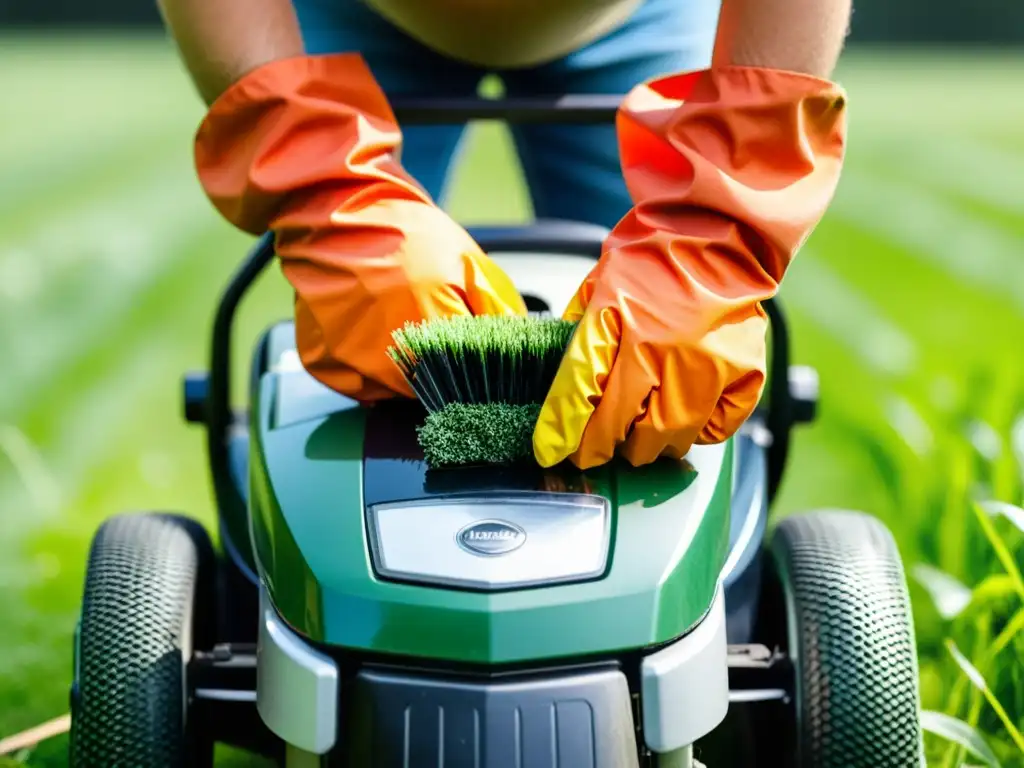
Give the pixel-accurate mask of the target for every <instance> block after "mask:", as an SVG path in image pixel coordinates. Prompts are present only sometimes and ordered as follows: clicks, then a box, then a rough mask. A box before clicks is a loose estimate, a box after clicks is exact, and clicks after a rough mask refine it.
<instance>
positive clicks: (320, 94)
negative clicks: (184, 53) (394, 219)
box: [194, 53, 429, 234]
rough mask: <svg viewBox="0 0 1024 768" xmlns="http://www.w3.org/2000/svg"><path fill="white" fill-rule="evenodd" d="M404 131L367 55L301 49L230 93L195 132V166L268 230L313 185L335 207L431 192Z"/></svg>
mask: <svg viewBox="0 0 1024 768" xmlns="http://www.w3.org/2000/svg"><path fill="white" fill-rule="evenodd" d="M401 141H402V134H401V131H400V129H399V127H398V124H397V122H396V120H395V116H394V114H393V112H392V110H391V107H390V105H389V104H388V100H387V98H386V97H385V95H384V92H383V90H382V89H381V88H380V86H379V85H378V83H377V81H376V79H375V78H374V76H373V74H372V73H371V72H370V69H369V67H368V66H367V64H366V62H365V60H364V59H363V57H362V56H360V55H359V54H356V53H341V54H331V55H326V56H299V57H293V58H287V59H280V60H277V61H273V62H270V63H268V64H265V65H263V66H261V67H259V68H257V69H255V70H253V71H251V72H249V73H248V74H247V75H245V76H244V77H243V78H241V79H240V80H238V81H237V82H235V83H234V84H233V85H232V86H231V87H230V88H228V89H227V90H226V91H225V92H224V93H223V94H221V96H220V97H219V98H218V99H217V100H216V101H215V102H214V103H213V104H212V105H211V107H210V108H209V110H208V111H207V113H206V115H205V116H204V118H203V121H202V123H201V124H200V126H199V129H198V131H197V133H196V137H195V143H194V153H195V166H196V170H197V172H198V176H199V181H200V183H201V185H202V188H203V190H204V192H205V193H206V195H207V197H208V198H209V199H210V201H211V202H212V203H213V205H214V206H215V207H216V208H217V210H218V211H219V212H220V213H221V214H222V215H223V216H224V217H225V218H226V219H227V220H228V221H230V222H231V223H232V224H234V225H235V226H237V227H239V228H240V229H242V230H245V231H246V232H249V233H251V234H261V233H262V232H264V231H266V230H268V229H272V228H273V225H274V221H275V219H276V218H277V217H278V216H279V215H281V214H282V212H283V211H284V210H285V209H287V208H288V207H292V208H294V207H295V205H292V202H293V199H294V198H295V197H297V196H298V197H301V198H302V203H301V207H305V208H308V206H309V203H310V196H311V195H313V196H315V197H321V198H323V197H324V196H325V195H326V197H329V198H330V200H331V204H330V206H329V207H331V208H333V207H334V205H336V204H337V203H339V202H341V201H342V200H347V201H353V200H358V199H359V198H361V197H362V198H365V197H366V196H367V195H368V194H369V196H372V197H375V198H377V199H379V198H381V197H397V198H404V199H418V200H422V201H425V202H429V198H428V196H427V194H426V192H425V191H424V190H423V189H422V188H421V187H420V186H419V185H418V184H417V183H416V182H415V181H414V180H413V179H412V178H411V177H410V176H409V175H408V174H407V173H406V172H405V170H404V169H403V168H402V167H401V165H400V163H399V162H398V159H397V158H398V151H399V148H400V146H401ZM339 185H341V186H342V187H343V188H344V190H343V192H339V189H338V187H339ZM374 188H376V189H374ZM321 193H323V194H321ZM339 195H340V197H339Z"/></svg>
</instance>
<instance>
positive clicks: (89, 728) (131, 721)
mask: <svg viewBox="0 0 1024 768" xmlns="http://www.w3.org/2000/svg"><path fill="white" fill-rule="evenodd" d="M214 568H215V560H214V552H213V547H212V546H211V544H210V539H209V537H208V536H207V534H206V531H205V530H204V529H203V528H202V526H200V525H199V524H198V523H196V522H195V521H193V520H189V519H187V518H184V517H179V516H175V515H167V514H132V515H123V516H119V517H114V518H111V519H110V520H108V521H106V522H105V523H104V524H103V525H102V526H101V527H100V529H99V531H98V532H97V534H96V537H95V538H94V539H93V543H92V548H91V550H90V553H89V561H88V567H87V570H86V577H85V590H84V598H83V603H82V613H81V618H80V622H79V627H78V637H77V639H76V645H75V650H76V653H75V687H74V692H73V694H72V720H71V736H70V765H71V768H114V767H115V766H116V767H118V768H136V767H139V768H141V767H142V766H145V767H146V768H186V766H187V767H188V768H192V766H197V767H199V768H201V767H202V766H209V765H212V760H213V745H212V742H210V741H209V740H208V739H206V738H204V737H203V735H202V734H201V733H200V731H199V728H198V727H196V724H194V723H191V722H189V718H188V685H187V680H186V665H187V664H188V661H189V659H190V658H191V655H192V649H193V647H194V645H195V644H196V643H197V641H200V642H201V641H203V640H205V639H208V638H209V634H210V633H211V631H212V628H213V623H212V622H213V600H214V590H213V586H212V581H213V573H214Z"/></svg>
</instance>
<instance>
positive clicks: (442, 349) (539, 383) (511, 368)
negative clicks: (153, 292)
mask: <svg viewBox="0 0 1024 768" xmlns="http://www.w3.org/2000/svg"><path fill="white" fill-rule="evenodd" d="M574 329H575V324H574V323H572V322H570V321H567V320H560V319H557V318H537V317H522V316H503V315H501V316H499V315H482V316H479V317H471V316H456V317H446V318H438V319H436V320H430V321H425V322H422V323H418V324H408V325H406V326H405V327H404V328H402V329H400V330H398V331H395V333H394V334H393V337H394V339H395V346H393V347H391V348H390V349H389V350H388V352H389V354H390V355H391V359H392V360H394V361H395V363H396V364H397V365H398V366H399V368H400V369H401V371H402V373H403V374H404V376H405V377H406V380H407V381H408V382H409V386H410V387H412V390H413V391H414V392H415V393H416V395H417V397H419V398H420V399H421V400H422V401H423V404H424V405H425V406H426V407H427V409H428V410H431V411H436V410H439V409H440V408H442V407H443V406H444V405H447V404H448V403H511V404H526V403H539V402H542V401H543V400H544V397H545V396H546V395H547V390H548V388H549V387H550V386H551V382H552V381H553V380H554V377H555V373H556V371H557V370H558V365H559V363H560V361H561V359H562V354H563V352H564V351H565V347H566V346H567V345H568V343H569V339H570V338H571V337H572V332H573V330H574Z"/></svg>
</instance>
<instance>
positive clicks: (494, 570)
mask: <svg viewBox="0 0 1024 768" xmlns="http://www.w3.org/2000/svg"><path fill="white" fill-rule="evenodd" d="M487 521H494V522H498V523H500V524H503V525H509V526H512V527H514V528H519V529H521V530H522V531H523V534H524V535H523V538H522V541H521V543H520V544H519V546H517V547H515V548H514V549H509V550H507V551H503V552H500V553H494V554H491V555H482V554H481V553H479V552H473V551H468V550H467V548H466V547H465V546H463V545H462V543H461V542H459V541H458V537H459V534H460V532H462V531H465V530H466V529H467V528H469V527H471V526H473V525H481V524H483V523H485V522H487ZM366 522H367V532H368V538H369V541H370V556H371V560H372V561H373V567H374V570H375V571H376V572H377V574H378V575H380V576H381V577H383V578H386V579H395V580H399V581H406V582H412V583H418V584H434V585H439V586H447V587H469V588H473V589H482V590H497V589H515V588H523V587H529V586H535V585H541V584H543V585H548V584H566V583H572V582H579V581H587V580H590V579H594V578H598V577H600V576H601V575H602V574H604V572H605V569H606V567H607V563H608V549H609V542H610V539H611V508H610V506H609V504H608V501H607V500H606V499H604V498H602V497H601V496H594V495H589V494H573V493H547V492H542V491H538V492H510V493H501V494H495V495H486V494H483V495H481V494H465V495H453V496H437V497H433V498H425V499H415V500H410V501H399V502H388V503H382V504H371V505H369V506H368V507H367V509H366Z"/></svg>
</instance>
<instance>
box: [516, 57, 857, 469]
mask: <svg viewBox="0 0 1024 768" xmlns="http://www.w3.org/2000/svg"><path fill="white" fill-rule="evenodd" d="M845 102H846V99H845V95H844V94H843V92H842V91H841V90H840V89H839V87H838V86H836V85H835V84H833V83H830V82H826V81H823V80H819V79H816V78H813V77H809V76H806V75H801V74H796V73H792V72H782V71H777V70H767V69H760V68H750V67H721V68H713V69H711V70H706V71H701V72H694V73H689V74H685V75H675V76H671V77H666V78H664V79H660V80H655V81H653V82H650V83H647V84H645V85H642V86H639V87H637V88H635V89H634V90H633V91H632V92H631V93H630V94H629V95H628V97H627V99H626V100H625V102H624V103H623V106H622V108H621V109H620V111H619V116H618V130H619V143H620V151H621V160H622V167H623V172H624V174H625V178H626V182H627V185H628V187H629V190H630V194H631V196H632V197H633V200H634V203H635V206H634V208H633V209H632V210H631V211H630V212H629V214H628V215H627V216H626V217H625V218H623V219H622V221H620V222H619V224H618V225H617V226H616V227H615V228H614V230H613V231H612V233H611V234H610V236H609V238H608V240H607V242H606V243H605V248H604V252H603V255H602V257H601V259H600V261H599V262H598V263H597V265H596V266H595V267H594V269H593V271H592V272H591V273H590V275H589V276H588V277H587V279H586V280H585V281H584V283H583V285H582V286H581V287H580V289H579V290H578V292H577V293H576V296H575V298H574V299H573V300H572V302H570V305H569V307H568V309H567V310H566V312H565V318H566V319H570V320H578V321H579V327H578V328H577V331H576V333H575V335H574V337H573V339H572V341H571V342H570V344H569V348H568V351H567V353H566V356H565V358H564V360H563V362H562V365H561V368H560V369H559V371H558V374H557V376H556V378H555V381H554V384H553V386H552V388H551V390H550V392H549V394H548V397H547V399H546V401H545V403H544V406H543V408H542V410H541V413H540V418H539V420H538V423H537V427H536V429H535V431H534V440H533V445H534V452H535V454H536V457H537V460H538V461H539V463H540V464H541V465H543V466H551V465H553V464H556V463H558V462H559V461H562V460H563V459H566V458H569V459H571V461H572V462H573V463H574V464H576V465H577V466H578V467H580V468H583V469H586V468H588V467H592V466H595V465H599V464H603V463H604V462H607V461H609V460H610V459H611V458H612V457H613V456H614V455H615V453H616V452H619V453H620V454H621V455H622V456H623V457H624V458H625V459H627V460H628V461H629V462H630V463H632V464H634V465H641V464H646V463H649V462H652V461H654V460H655V459H657V458H658V457H659V456H661V455H667V456H672V457H676V458H680V457H682V456H684V455H685V454H686V452H687V451H688V450H689V449H690V447H691V445H693V444H694V443H716V442H721V441H723V440H725V439H726V438H728V437H730V436H731V435H732V434H734V433H735V431H736V430H737V429H738V428H739V427H740V425H741V424H742V423H743V422H744V420H745V419H746V418H747V417H748V416H749V415H750V414H751V412H752V411H753V409H754V407H755V406H756V404H757V402H758V400H759V398H760V396H761V392H762V389H763V387H764V380H765V366H766V341H765V338H766V330H767V322H768V321H767V317H766V315H765V312H764V309H763V308H762V307H761V301H763V300H764V299H767V298H769V297H771V296H773V295H774V294H775V292H776V290H777V288H778V285H779V282H780V281H781V280H782V277H783V274H784V272H785V271H786V268H787V266H788V265H789V263H790V261H791V260H792V258H793V256H794V254H795V252H796V251H797V249H798V248H799V247H800V245H801V244H802V243H803V242H804V240H805V239H806V238H807V236H808V235H809V234H810V233H811V231H812V230H813V228H814V227H815V225H816V224H817V223H818V221H819V220H820V218H821V217H822V215H823V214H824V212H825V209H826V208H827V206H828V204H829V202H830V201H831V198H832V195H833V193H834V192H835V188H836V185H837V183H838V179H839V172H840V168H841V166H842V161H843V155H844V142H845V131H846V127H845V126H846V117H845Z"/></svg>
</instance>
